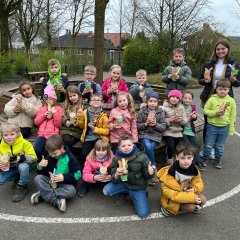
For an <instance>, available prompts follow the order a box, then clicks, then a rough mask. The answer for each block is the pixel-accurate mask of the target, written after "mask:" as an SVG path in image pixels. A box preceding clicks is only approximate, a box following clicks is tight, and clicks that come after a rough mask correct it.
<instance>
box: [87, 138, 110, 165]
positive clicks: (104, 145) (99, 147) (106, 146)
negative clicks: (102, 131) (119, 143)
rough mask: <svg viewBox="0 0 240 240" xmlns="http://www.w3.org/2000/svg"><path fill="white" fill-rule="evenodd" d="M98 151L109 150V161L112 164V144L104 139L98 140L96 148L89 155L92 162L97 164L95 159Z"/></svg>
mask: <svg viewBox="0 0 240 240" xmlns="http://www.w3.org/2000/svg"><path fill="white" fill-rule="evenodd" d="M98 150H103V151H104V150H107V156H108V161H109V163H111V162H112V156H113V154H112V150H111V147H110V144H109V143H108V142H106V141H104V140H102V139H100V140H98V141H97V142H96V143H95V146H94V148H93V150H92V151H91V153H90V154H89V159H90V161H91V162H95V159H96V151H98Z"/></svg>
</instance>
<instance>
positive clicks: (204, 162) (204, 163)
mask: <svg viewBox="0 0 240 240" xmlns="http://www.w3.org/2000/svg"><path fill="white" fill-rule="evenodd" d="M202 165H203V166H204V167H207V165H208V158H203V160H202Z"/></svg>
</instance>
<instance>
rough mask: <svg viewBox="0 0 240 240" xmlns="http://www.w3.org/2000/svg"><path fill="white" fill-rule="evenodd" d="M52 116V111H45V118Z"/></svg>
mask: <svg viewBox="0 0 240 240" xmlns="http://www.w3.org/2000/svg"><path fill="white" fill-rule="evenodd" d="M52 117H53V114H52V112H50V111H47V112H46V118H47V119H51V118H52Z"/></svg>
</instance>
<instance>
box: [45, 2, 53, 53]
mask: <svg viewBox="0 0 240 240" xmlns="http://www.w3.org/2000/svg"><path fill="white" fill-rule="evenodd" d="M46 8H47V16H46V30H47V47H48V49H51V48H52V35H51V14H50V1H47V6H46Z"/></svg>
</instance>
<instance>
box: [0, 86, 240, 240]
mask: <svg viewBox="0 0 240 240" xmlns="http://www.w3.org/2000/svg"><path fill="white" fill-rule="evenodd" d="M200 91H201V89H195V90H193V92H194V94H195V103H196V104H197V105H199V103H198V102H199V101H198V99H199V98H198V96H199V93H200ZM234 92H235V99H236V102H237V108H238V118H237V123H236V132H238V133H240V121H239V112H240V89H235V91H234ZM201 112H202V110H201V108H200V107H199V108H198V113H199V114H201ZM239 140H240V135H239V136H238V135H234V136H233V137H229V138H228V139H227V142H226V148H225V156H224V158H223V169H222V170H217V169H215V168H214V167H213V166H212V164H211V163H210V164H209V166H208V167H207V170H206V171H205V172H203V173H202V178H203V180H204V182H205V195H206V197H207V199H208V200H209V201H208V202H207V204H206V205H207V206H206V207H205V208H204V209H202V210H201V212H200V214H182V215H178V216H176V217H169V218H164V217H162V215H161V213H160V206H159V199H160V188H159V186H158V185H157V186H154V187H149V201H150V207H151V215H150V217H149V218H148V219H145V220H140V219H138V218H137V217H136V215H135V213H134V210H133V207H132V203H131V200H130V199H128V201H127V203H126V204H125V205H124V206H121V207H116V206H115V205H114V201H113V199H112V198H108V197H105V196H103V194H102V192H101V190H100V189H91V190H90V192H89V194H88V195H87V196H86V197H85V198H81V199H80V198H78V197H76V198H74V199H72V200H70V201H68V202H67V211H66V212H65V213H64V214H63V213H60V212H59V211H58V210H56V209H54V208H53V207H52V206H50V205H49V204H47V203H40V204H38V205H34V206H33V205H31V203H30V196H31V194H32V193H34V192H35V191H36V189H35V187H34V185H33V183H32V181H31V184H30V186H29V194H28V195H27V196H26V198H25V199H24V200H23V201H21V202H19V203H12V202H11V198H12V195H13V194H14V190H13V189H11V185H12V183H7V184H5V185H4V186H2V187H1V188H0V240H2V239H18V240H22V239H35V240H38V239H52V240H55V239H56V240H60V239H69V240H71V239H124V238H128V239H169V240H171V239H185V240H192V239H194V240H198V239H199V240H200V239H201V240H202V239H229V240H230V239H234V240H235V239H239V234H240V230H239V224H240V217H239V211H240V203H239V197H240V193H239V192H240V177H239V170H240V161H239V156H240V144H239ZM33 177H34V173H32V174H31V180H33Z"/></svg>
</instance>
